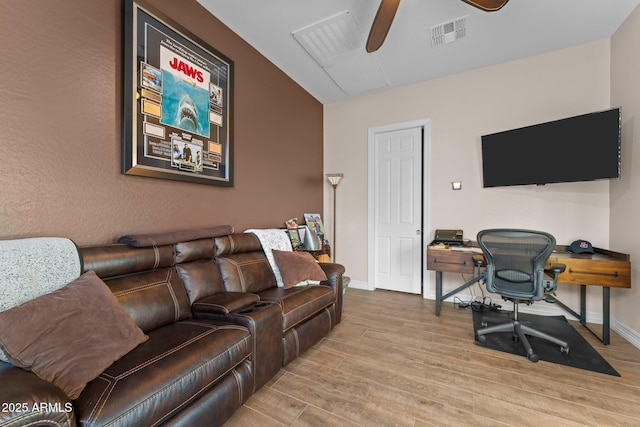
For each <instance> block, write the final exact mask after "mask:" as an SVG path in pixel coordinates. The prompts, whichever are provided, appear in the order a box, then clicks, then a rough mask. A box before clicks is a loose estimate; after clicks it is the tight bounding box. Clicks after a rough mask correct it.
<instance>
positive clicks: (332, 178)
mask: <svg viewBox="0 0 640 427" xmlns="http://www.w3.org/2000/svg"><path fill="white" fill-rule="evenodd" d="M343 177H344V174H341V173H328V174H327V179H328V180H329V182H330V183H331V185H333V186H334V187H336V186H337V185H338V184H340V181H342V178H343Z"/></svg>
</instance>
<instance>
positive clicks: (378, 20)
mask: <svg viewBox="0 0 640 427" xmlns="http://www.w3.org/2000/svg"><path fill="white" fill-rule="evenodd" d="M399 4H400V0H382V1H381V2H380V7H378V12H377V13H376V17H375V18H373V24H371V31H369V38H368V39H367V52H369V53H371V52H375V51H376V50H378V49H380V46H382V43H384V39H385V38H387V33H388V32H389V28H391V23H392V22H393V17H394V16H396V11H397V10H398V5H399Z"/></svg>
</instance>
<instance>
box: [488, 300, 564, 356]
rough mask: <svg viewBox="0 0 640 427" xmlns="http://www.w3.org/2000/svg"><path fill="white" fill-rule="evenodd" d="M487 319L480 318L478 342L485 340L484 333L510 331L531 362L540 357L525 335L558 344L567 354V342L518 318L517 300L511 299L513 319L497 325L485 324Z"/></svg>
mask: <svg viewBox="0 0 640 427" xmlns="http://www.w3.org/2000/svg"><path fill="white" fill-rule="evenodd" d="M487 325H488V322H487V319H485V318H484V317H483V318H482V326H483V327H482V329H478V331H477V332H476V339H477V340H478V342H481V343H484V342H485V341H486V340H487V337H486V336H485V335H487V334H491V333H494V332H511V333H512V335H513V340H514V341H516V342H518V341H519V342H521V343H522V346H523V347H524V349H525V351H526V352H527V359H529V360H530V361H532V362H537V361H538V360H539V359H540V358H539V357H538V355H537V354H536V353H535V352H534V351H533V348H532V347H531V344H529V340H528V339H527V335H529V336H532V337H537V338H542V339H545V340H547V341H550V342H552V343H554V344H557V345H559V346H560V351H561V352H562V353H565V354H569V344H568V343H567V342H566V341H563V340H561V339H559V338H556V337H554V336H551V335H549V334H546V333H544V332H542V331H539V330H537V329H534V328H532V327H530V326H527V325H525V324H523V323H522V322H520V320H518V302H517V301H513V320H511V322H508V323H501V324H499V325H493V326H487Z"/></svg>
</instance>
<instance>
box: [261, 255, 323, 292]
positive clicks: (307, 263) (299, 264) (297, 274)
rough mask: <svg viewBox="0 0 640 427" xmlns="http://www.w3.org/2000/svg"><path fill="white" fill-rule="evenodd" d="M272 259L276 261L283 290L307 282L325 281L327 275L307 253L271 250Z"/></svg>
mask: <svg viewBox="0 0 640 427" xmlns="http://www.w3.org/2000/svg"><path fill="white" fill-rule="evenodd" d="M273 258H274V259H275V260H276V264H277V265H278V269H279V270H280V274H281V275H282V281H283V282H284V288H285V289H289V288H292V287H294V286H296V285H299V284H306V283H309V281H313V282H321V281H323V280H327V275H326V274H324V271H323V270H322V268H320V266H319V265H318V262H317V261H316V260H315V258H313V255H311V254H310V253H308V252H292V251H279V250H277V249H274V250H273Z"/></svg>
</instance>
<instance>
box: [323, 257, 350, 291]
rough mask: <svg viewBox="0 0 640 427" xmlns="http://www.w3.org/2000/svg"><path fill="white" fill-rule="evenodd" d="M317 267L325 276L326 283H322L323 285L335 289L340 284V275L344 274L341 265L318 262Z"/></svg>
mask: <svg viewBox="0 0 640 427" xmlns="http://www.w3.org/2000/svg"><path fill="white" fill-rule="evenodd" d="M318 265H319V266H320V268H322V270H323V271H324V274H326V275H327V281H326V282H322V284H323V285H329V286H331V287H332V288H334V289H335V288H336V287H337V286H338V285H341V284H342V275H343V274H344V271H345V269H344V266H343V265H342V264H335V263H332V262H319V263H318Z"/></svg>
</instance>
